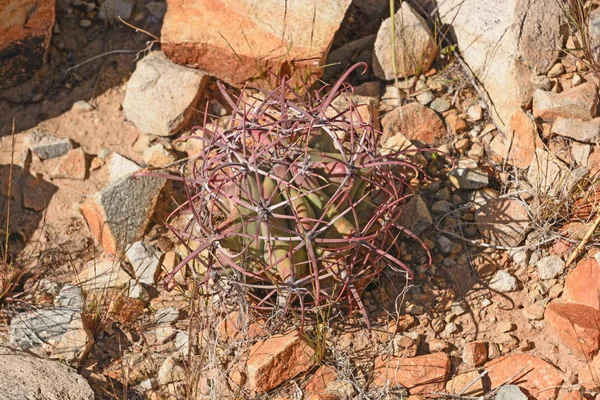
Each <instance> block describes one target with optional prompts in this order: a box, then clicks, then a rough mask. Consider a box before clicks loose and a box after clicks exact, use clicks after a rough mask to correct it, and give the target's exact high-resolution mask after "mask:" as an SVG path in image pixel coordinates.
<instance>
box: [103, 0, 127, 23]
mask: <svg viewBox="0 0 600 400" xmlns="http://www.w3.org/2000/svg"><path fill="white" fill-rule="evenodd" d="M134 6H135V0H119V1H105V2H103V3H102V6H101V7H100V12H99V13H98V18H100V19H102V20H107V21H109V22H111V23H114V22H118V21H119V19H118V18H119V17H120V18H121V19H123V20H124V21H127V20H128V19H129V18H130V17H131V13H132V12H133V7H134Z"/></svg>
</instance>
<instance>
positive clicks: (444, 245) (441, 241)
mask: <svg viewBox="0 0 600 400" xmlns="http://www.w3.org/2000/svg"><path fill="white" fill-rule="evenodd" d="M437 243H438V247H439V249H440V251H441V252H442V253H444V254H450V253H451V252H452V249H454V242H453V241H452V240H450V239H448V238H447V237H446V236H443V235H440V236H439V237H438V238H437Z"/></svg>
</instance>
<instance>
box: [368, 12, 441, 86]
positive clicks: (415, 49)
mask: <svg viewBox="0 0 600 400" xmlns="http://www.w3.org/2000/svg"><path fill="white" fill-rule="evenodd" d="M394 20H395V21H394V23H395V43H394V48H395V53H396V54H395V56H396V72H397V75H396V74H394V64H393V62H392V43H391V41H390V36H391V34H392V19H391V18H388V19H386V20H385V21H383V23H382V24H381V27H380V28H379V32H377V39H376V40H375V51H374V52H373V72H374V73H375V75H376V76H377V77H378V78H381V79H384V80H392V79H394V78H396V77H398V78H408V77H409V76H412V75H414V74H415V73H416V72H417V71H422V72H425V71H427V70H428V69H429V68H430V67H431V64H432V63H433V60H434V59H435V56H436V53H437V52H436V51H435V50H436V46H435V44H434V43H432V40H431V30H430V29H429V27H428V26H427V22H425V21H424V20H423V18H422V17H421V16H420V15H419V14H418V13H417V12H415V11H414V10H413V9H412V7H411V6H410V5H409V4H408V2H402V5H401V7H400V9H399V10H398V11H397V12H396V15H394ZM429 53H430V54H429Z"/></svg>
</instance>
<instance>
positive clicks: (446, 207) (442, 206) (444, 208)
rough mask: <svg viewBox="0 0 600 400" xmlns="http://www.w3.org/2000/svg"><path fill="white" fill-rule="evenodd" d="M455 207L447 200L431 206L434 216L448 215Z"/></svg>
mask: <svg viewBox="0 0 600 400" xmlns="http://www.w3.org/2000/svg"><path fill="white" fill-rule="evenodd" d="M453 209H454V206H453V205H452V203H450V202H449V201H446V200H438V201H436V202H435V203H433V204H432V205H431V212H432V213H434V214H442V215H443V214H448V213H450V212H452V210H453Z"/></svg>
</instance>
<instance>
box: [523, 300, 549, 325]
mask: <svg viewBox="0 0 600 400" xmlns="http://www.w3.org/2000/svg"><path fill="white" fill-rule="evenodd" d="M544 311H546V310H545V308H544V307H543V306H542V305H540V304H539V303H535V304H532V305H530V306H529V307H525V308H524V309H523V315H524V316H525V318H527V319H529V320H532V321H541V320H542V319H544Z"/></svg>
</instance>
